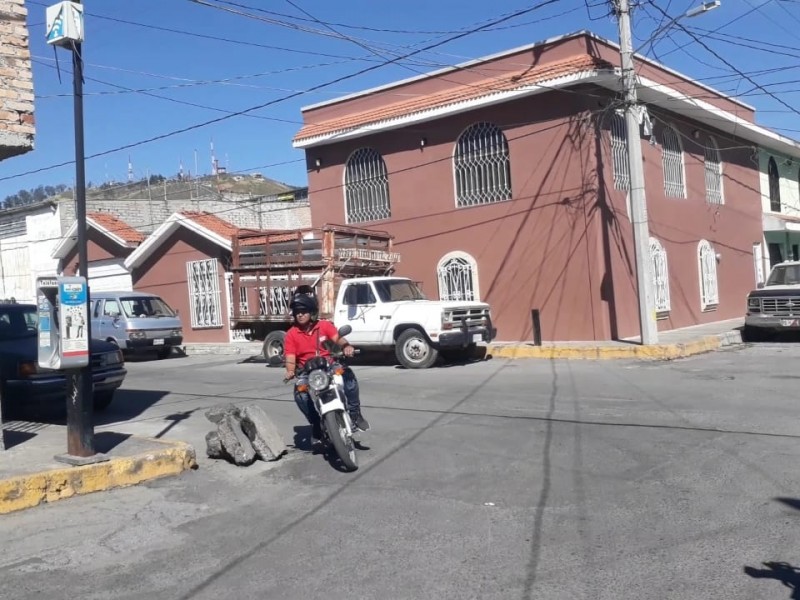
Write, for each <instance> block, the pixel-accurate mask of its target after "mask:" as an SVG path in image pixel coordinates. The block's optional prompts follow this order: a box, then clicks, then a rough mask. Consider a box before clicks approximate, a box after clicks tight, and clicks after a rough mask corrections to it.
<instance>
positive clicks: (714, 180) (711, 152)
mask: <svg viewBox="0 0 800 600" xmlns="http://www.w3.org/2000/svg"><path fill="white" fill-rule="evenodd" d="M705 170H706V201H708V202H710V203H711V204H722V203H723V202H724V200H723V196H722V160H720V157H719V149H718V148H717V143H716V142H715V141H714V140H713V138H708V146H706V149H705Z"/></svg>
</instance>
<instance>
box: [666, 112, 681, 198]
mask: <svg viewBox="0 0 800 600" xmlns="http://www.w3.org/2000/svg"><path fill="white" fill-rule="evenodd" d="M661 137H662V140H661V162H662V163H663V166H664V193H665V194H666V195H667V196H670V197H672V198H685V197H686V185H685V183H684V182H685V177H684V167H683V148H682V147H681V140H680V138H679V137H678V133H677V132H676V131H675V129H673V128H672V127H670V126H669V125H667V126H666V127H664V130H663V132H662V134H661Z"/></svg>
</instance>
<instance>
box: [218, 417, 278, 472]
mask: <svg viewBox="0 0 800 600" xmlns="http://www.w3.org/2000/svg"><path fill="white" fill-rule="evenodd" d="M205 415H206V418H207V419H208V420H209V421H211V422H212V423H215V424H216V425H217V428H216V429H215V430H213V431H210V432H208V434H206V454H207V455H208V456H209V457H210V458H221V459H224V460H227V461H229V462H232V463H233V464H235V465H238V466H248V465H251V464H253V463H254V462H255V461H256V459H261V460H263V461H275V460H278V459H279V458H280V457H281V456H283V455H284V454H286V452H287V451H288V449H287V447H286V443H285V442H284V440H283V437H282V436H281V434H280V432H279V431H278V428H277V427H276V426H275V424H274V423H273V422H272V420H271V419H270V418H269V417H268V416H267V413H265V412H264V410H263V409H262V408H261V407H259V406H257V405H255V404H249V405H247V406H245V407H244V408H239V407H238V406H236V405H235V404H227V405H220V406H215V407H212V408H210V409H208V410H207V411H206V413H205Z"/></svg>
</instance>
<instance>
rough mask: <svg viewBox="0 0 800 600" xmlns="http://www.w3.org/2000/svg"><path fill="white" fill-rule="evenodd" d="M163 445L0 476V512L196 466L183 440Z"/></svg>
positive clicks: (123, 484) (166, 475)
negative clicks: (82, 463)
mask: <svg viewBox="0 0 800 600" xmlns="http://www.w3.org/2000/svg"><path fill="white" fill-rule="evenodd" d="M140 439H144V440H146V441H148V442H153V443H157V444H161V445H164V446H165V447H164V448H163V449H158V450H153V451H150V452H142V453H140V454H134V455H133V456H124V457H119V458H111V459H110V460H108V461H105V462H101V463H94V464H91V465H85V466H81V467H68V466H65V467H64V468H59V469H52V470H49V471H41V472H38V473H31V474H28V475H17V476H14V477H9V478H7V479H0V514H6V513H10V512H15V511H19V510H24V509H26V508H32V507H34V506H38V505H39V504H42V503H44V502H55V501H57V500H64V499H66V498H71V497H73V496H79V495H83V494H91V493H92V492H102V491H104V490H110V489H113V488H120V487H129V486H132V485H136V484H138V483H142V482H143V481H148V480H151V479H158V478H161V477H169V476H172V475H178V474H180V473H182V472H183V471H186V470H188V469H194V468H197V461H196V458H195V451H194V448H192V446H190V445H189V444H186V443H183V442H163V441H161V440H157V439H153V438H140Z"/></svg>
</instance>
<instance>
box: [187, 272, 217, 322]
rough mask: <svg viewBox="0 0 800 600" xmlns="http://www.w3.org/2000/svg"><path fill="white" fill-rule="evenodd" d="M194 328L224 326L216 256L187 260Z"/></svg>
mask: <svg viewBox="0 0 800 600" xmlns="http://www.w3.org/2000/svg"><path fill="white" fill-rule="evenodd" d="M186 282H187V285H188V286H189V307H190V312H191V324H192V329H218V328H221V327H223V325H224V323H223V322H222V299H221V297H220V289H219V261H218V260H217V259H216V258H207V259H203V260H191V261H186Z"/></svg>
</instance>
